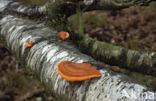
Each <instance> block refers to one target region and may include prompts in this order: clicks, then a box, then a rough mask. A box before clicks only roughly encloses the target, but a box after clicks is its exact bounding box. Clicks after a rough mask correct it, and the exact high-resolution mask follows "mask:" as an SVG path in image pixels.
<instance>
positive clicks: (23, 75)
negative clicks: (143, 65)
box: [0, 2, 156, 101]
mask: <svg viewBox="0 0 156 101" xmlns="http://www.w3.org/2000/svg"><path fill="white" fill-rule="evenodd" d="M75 19H76V18H74V16H72V17H71V18H70V19H69V20H70V22H71V23H72V26H73V28H74V29H78V26H77V25H78V22H76V20H75ZM83 21H84V32H85V33H86V34H88V35H89V36H91V37H93V38H95V39H97V40H100V41H106V42H109V43H112V44H115V45H121V46H124V47H127V48H130V49H135V50H145V51H156V2H152V3H150V4H149V5H148V6H142V7H137V6H136V7H130V8H126V9H122V10H120V11H111V12H108V11H104V12H101V11H93V12H87V13H84V14H83ZM0 101H54V99H53V97H51V96H50V95H49V94H48V93H46V92H45V90H44V88H43V86H42V85H41V84H40V82H39V81H38V80H37V79H36V78H35V77H34V76H33V75H32V74H31V73H28V72H26V70H25V69H24V68H23V67H22V66H21V65H20V63H19V62H18V61H16V59H15V57H13V55H12V54H11V53H9V51H8V50H7V49H6V48H5V46H4V44H2V43H1V42H0Z"/></svg>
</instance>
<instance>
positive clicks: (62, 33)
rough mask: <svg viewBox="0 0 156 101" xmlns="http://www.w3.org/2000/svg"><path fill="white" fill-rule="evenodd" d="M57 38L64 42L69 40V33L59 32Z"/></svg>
mask: <svg viewBox="0 0 156 101" xmlns="http://www.w3.org/2000/svg"><path fill="white" fill-rule="evenodd" d="M58 36H59V37H60V38H61V39H62V40H66V39H68V38H69V33H68V32H59V33H58Z"/></svg>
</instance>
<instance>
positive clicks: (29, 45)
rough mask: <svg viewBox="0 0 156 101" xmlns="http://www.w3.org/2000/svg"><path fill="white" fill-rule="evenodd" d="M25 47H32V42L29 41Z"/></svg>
mask: <svg viewBox="0 0 156 101" xmlns="http://www.w3.org/2000/svg"><path fill="white" fill-rule="evenodd" d="M25 45H26V47H32V46H33V45H34V42H32V41H29V42H27V43H26V44H25Z"/></svg>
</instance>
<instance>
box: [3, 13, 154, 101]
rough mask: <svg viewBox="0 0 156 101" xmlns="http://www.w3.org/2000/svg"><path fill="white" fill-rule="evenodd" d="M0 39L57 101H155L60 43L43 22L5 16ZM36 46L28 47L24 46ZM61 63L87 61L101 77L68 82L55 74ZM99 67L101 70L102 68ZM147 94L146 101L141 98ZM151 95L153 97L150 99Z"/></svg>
mask: <svg viewBox="0 0 156 101" xmlns="http://www.w3.org/2000/svg"><path fill="white" fill-rule="evenodd" d="M0 26H1V36H2V37H3V40H5V41H4V42H5V44H6V46H7V47H8V48H9V49H10V51H11V52H12V53H13V54H14V55H15V56H16V57H17V58H18V59H19V60H20V61H21V62H22V63H24V64H25V67H26V68H27V69H28V70H30V71H31V72H33V73H35V74H36V75H37V76H38V77H39V78H40V80H41V82H42V83H43V84H44V85H45V87H46V88H48V90H49V91H50V92H51V93H52V94H53V95H54V96H55V97H56V99H57V101H134V99H141V100H147V99H150V100H154V94H155V93H154V92H153V91H151V90H149V89H148V88H147V87H145V86H143V85H141V84H138V83H137V82H135V81H134V80H132V79H130V78H128V77H127V76H125V75H123V74H120V73H115V72H113V71H111V70H110V69H109V66H108V65H105V64H102V63H99V62H97V61H95V60H94V59H92V58H91V57H89V56H86V55H84V54H82V53H80V52H79V51H78V50H77V49H76V48H75V47H74V46H73V44H72V43H71V42H68V41H61V40H60V39H59V38H58V36H57V31H55V30H54V29H53V28H49V27H47V26H46V25H45V24H44V23H38V24H37V23H35V22H33V21H30V20H25V19H21V18H17V17H14V16H12V15H7V16H5V17H3V18H2V19H1V20H0ZM28 41H33V42H34V43H35V45H34V46H33V47H31V48H27V47H26V46H25V43H26V42H28ZM63 60H68V61H72V62H79V63H81V62H87V63H91V64H93V65H95V66H97V68H98V69H100V72H101V74H102V77H101V78H99V79H98V78H96V79H91V80H86V81H83V82H68V81H66V80H64V79H63V78H62V77H61V76H60V75H59V74H58V72H57V70H56V68H57V64H58V63H59V62H61V61H63ZM101 68H102V69H101ZM142 94H146V95H147V96H144V97H147V99H145V98H142ZM152 96H153V97H152Z"/></svg>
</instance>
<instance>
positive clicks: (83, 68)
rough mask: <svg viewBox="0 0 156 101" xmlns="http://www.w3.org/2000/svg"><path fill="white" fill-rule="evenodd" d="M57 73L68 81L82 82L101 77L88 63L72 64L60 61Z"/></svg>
mask: <svg viewBox="0 0 156 101" xmlns="http://www.w3.org/2000/svg"><path fill="white" fill-rule="evenodd" d="M57 71H58V73H59V74H60V75H61V76H62V77H63V78H64V79H66V80H68V81H83V80H87V79H91V78H95V77H101V73H100V72H99V71H98V70H97V69H96V67H95V66H92V65H91V64H88V63H73V62H70V61H62V62H60V63H59V64H58V67H57Z"/></svg>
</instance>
